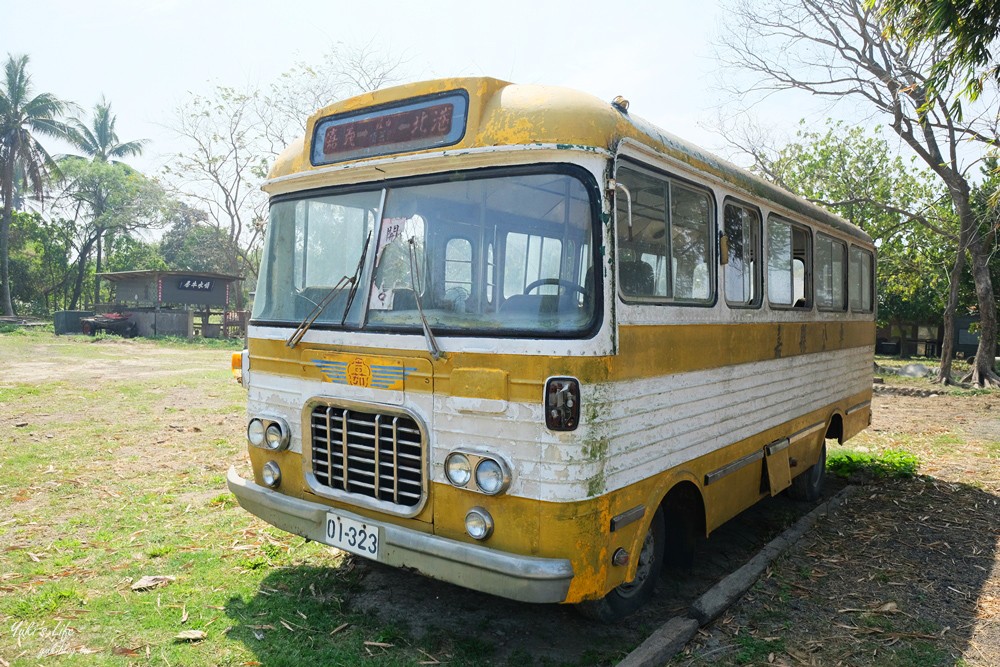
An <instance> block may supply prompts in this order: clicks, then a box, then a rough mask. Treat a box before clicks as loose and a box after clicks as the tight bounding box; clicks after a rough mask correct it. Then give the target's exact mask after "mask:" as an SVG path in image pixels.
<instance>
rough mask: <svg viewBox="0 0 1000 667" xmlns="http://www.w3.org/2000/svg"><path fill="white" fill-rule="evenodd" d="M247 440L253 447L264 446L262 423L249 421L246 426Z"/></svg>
mask: <svg viewBox="0 0 1000 667" xmlns="http://www.w3.org/2000/svg"><path fill="white" fill-rule="evenodd" d="M247 440H249V441H250V444H251V445H253V446H254V447H260V446H261V445H263V444H264V422H262V421H261V420H259V419H251V420H250V423H249V424H247Z"/></svg>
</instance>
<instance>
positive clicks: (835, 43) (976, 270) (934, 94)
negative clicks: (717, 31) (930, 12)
mask: <svg viewBox="0 0 1000 667" xmlns="http://www.w3.org/2000/svg"><path fill="white" fill-rule="evenodd" d="M727 22H728V25H727V26H726V28H725V31H724V32H723V36H722V58H723V61H724V64H725V65H727V66H729V67H731V68H734V69H737V70H739V71H740V72H743V73H746V74H749V75H750V76H752V77H753V80H752V81H750V82H748V83H745V82H743V81H735V82H734V90H735V92H737V94H754V93H759V94H769V93H773V92H774V91H781V90H801V91H806V92H809V93H812V94H813V95H818V96H824V97H828V98H830V99H845V98H847V99H853V100H855V101H857V102H860V103H861V104H863V105H865V106H866V108H867V109H869V110H871V111H872V112H873V113H878V114H882V115H883V116H884V117H885V118H886V119H887V121H888V124H889V127H890V128H891V130H892V131H893V132H894V133H895V134H896V135H897V136H898V137H899V138H900V139H901V140H902V142H903V143H904V144H905V145H906V146H907V147H908V148H909V149H910V150H912V151H913V153H914V154H916V155H917V156H918V158H919V159H920V160H921V161H922V162H923V163H924V164H926V166H927V167H928V168H929V169H930V170H931V171H932V172H933V173H934V174H935V175H936V176H937V177H938V178H939V179H940V180H941V182H942V183H943V184H944V186H945V188H946V190H947V192H948V196H949V198H950V201H951V205H952V207H953V208H954V210H955V215H956V217H957V219H958V221H959V233H958V238H957V240H956V243H955V246H954V256H955V266H956V267H959V266H960V265H961V264H963V263H964V257H965V255H966V253H968V257H969V259H970V263H971V269H972V275H973V279H974V281H975V286H976V299H977V306H978V310H979V316H980V344H979V351H978V353H977V355H976V364H975V366H974V368H973V370H972V373H971V374H970V375H969V379H970V380H972V381H973V382H975V383H977V384H980V385H990V386H995V385H1000V376H997V375H996V373H995V372H994V370H993V359H994V353H995V348H996V340H997V336H996V334H997V310H996V301H995V299H994V291H993V283H992V279H991V276H990V270H989V249H990V248H991V247H992V245H993V243H994V241H995V234H994V231H993V230H984V229H982V228H981V226H980V221H979V220H978V219H977V217H976V216H975V214H974V211H973V209H972V206H971V193H972V186H971V183H970V180H969V175H968V169H969V165H968V164H965V163H964V162H963V159H962V156H963V155H968V151H969V150H971V147H973V146H976V145H978V146H979V153H980V155H981V153H982V152H985V151H986V150H988V147H990V146H992V145H993V143H995V142H996V140H997V138H998V137H997V132H996V126H995V124H994V123H992V122H991V119H989V118H982V119H981V118H975V117H971V115H970V117H971V120H968V121H963V120H962V119H960V118H959V117H958V116H956V114H954V113H953V110H952V109H951V108H949V107H948V105H947V104H946V103H945V101H946V99H947V91H942V90H939V89H936V88H933V87H931V86H929V85H928V77H929V72H930V70H931V68H932V67H933V65H934V63H935V62H936V60H935V53H934V51H933V49H927V48H922V49H911V48H908V47H907V45H905V44H903V43H900V42H898V41H893V40H892V39H891V38H887V37H886V36H885V33H886V30H885V27H886V26H885V25H884V24H883V23H882V22H880V20H879V17H878V14H877V13H875V12H874V10H870V9H866V8H865V6H864V5H863V3H862V1H861V0H769V1H767V2H749V1H748V0H742V1H740V2H738V3H737V4H736V5H734V6H733V7H732V8H731V12H730V15H729V18H728V19H727ZM950 290H954V291H955V293H956V294H957V290H958V285H957V282H953V283H952V285H951V286H950ZM953 296H954V295H952V294H949V299H948V308H949V309H952V308H954V307H955V306H956V305H957V298H952V297H953ZM953 312H954V311H953V310H950V311H948V313H946V314H949V313H950V314H953ZM949 333H950V332H948V331H946V336H948V334H949ZM950 342H951V341H950V337H949V338H946V340H945V345H944V349H943V350H942V365H941V368H940V370H939V379H940V380H941V381H942V382H950V380H951V378H950V364H951V354H952V353H953V349H952V348H951V346H950V345H949V343H950Z"/></svg>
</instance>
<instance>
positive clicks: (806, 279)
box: [764, 212, 816, 312]
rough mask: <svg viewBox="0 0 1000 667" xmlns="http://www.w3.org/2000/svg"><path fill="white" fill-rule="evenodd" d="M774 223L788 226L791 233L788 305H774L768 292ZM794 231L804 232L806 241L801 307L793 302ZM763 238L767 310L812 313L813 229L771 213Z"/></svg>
mask: <svg viewBox="0 0 1000 667" xmlns="http://www.w3.org/2000/svg"><path fill="white" fill-rule="evenodd" d="M775 221H777V222H780V223H782V224H785V225H788V226H789V230H790V231H791V233H792V239H791V246H790V248H789V251H790V253H791V255H790V256H789V262H790V264H789V267H788V268H789V271H790V274H791V275H790V279H791V283H790V286H791V289H792V294H791V300H792V302H791V303H789V304H784V303H774V302H773V301H771V291H770V282H771V277H770V275H771V269H770V266H771V225H772V224H773V223H774V222H775ZM796 229H798V230H800V231H803V232H805V241H806V248H805V261H803V262H802V299H803V301H805V303H804V304H803V305H801V306H796V305H795V301H796V299H795V260H796V259H798V258H797V257H796V256H795V230H796ZM765 236H766V243H765V245H766V249H767V264H768V271H767V275H768V278H767V282H766V283H765V285H764V287H765V289H766V290H767V305H768V308H770V309H771V310H792V311H797V312H810V311H812V310H813V307H814V306H815V305H816V296H815V293H814V292H815V287H814V285H813V275H812V267H813V253H814V252H815V249H814V246H815V243H814V242H813V229H812V227H810V226H809V225H806V224H803V223H801V222H796V221H794V220H792V219H790V218H786V217H785V216H783V215H779V214H777V213H774V212H771V213H769V214H768V216H767V228H766V229H765Z"/></svg>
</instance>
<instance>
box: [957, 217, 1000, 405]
mask: <svg viewBox="0 0 1000 667" xmlns="http://www.w3.org/2000/svg"><path fill="white" fill-rule="evenodd" d="M969 255H970V257H971V259H972V277H973V280H974V282H975V284H976V301H977V303H978V305H979V347H978V349H977V350H976V363H975V364H974V365H973V367H972V371H971V372H970V373H969V375H968V376H967V378H962V379H963V381H970V382H972V383H973V384H975V385H978V386H980V387H1000V375H997V374H996V371H994V369H993V365H994V363H995V358H996V347H997V304H996V300H995V299H994V296H993V280H992V277H991V276H990V267H989V256H988V254H987V253H986V251H985V250H984V249H983V242H982V235H981V234H979V228H978V226H977V227H976V228H975V229H974V231H973V235H972V238H971V239H970V242H969Z"/></svg>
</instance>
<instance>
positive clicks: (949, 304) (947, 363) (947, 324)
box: [934, 228, 967, 384]
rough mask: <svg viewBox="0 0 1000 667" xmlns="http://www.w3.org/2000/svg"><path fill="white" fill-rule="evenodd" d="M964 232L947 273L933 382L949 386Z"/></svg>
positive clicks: (962, 264)
mask: <svg viewBox="0 0 1000 667" xmlns="http://www.w3.org/2000/svg"><path fill="white" fill-rule="evenodd" d="M966 243H967V241H966V230H965V229H964V228H961V229H960V231H959V234H958V248H957V250H956V252H955V265H954V266H952V267H951V271H950V272H949V273H948V300H947V301H946V302H945V306H944V336H943V337H942V339H941V365H940V366H938V372H937V377H936V378H935V379H934V381H935V382H940V383H941V384H951V383H952V380H951V362H952V361H953V360H954V359H955V311H956V310H957V309H958V282H959V280H961V278H962V271H964V270H965V246H966Z"/></svg>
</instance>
